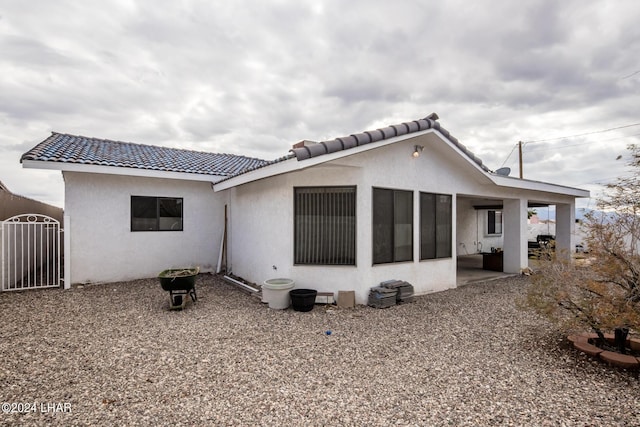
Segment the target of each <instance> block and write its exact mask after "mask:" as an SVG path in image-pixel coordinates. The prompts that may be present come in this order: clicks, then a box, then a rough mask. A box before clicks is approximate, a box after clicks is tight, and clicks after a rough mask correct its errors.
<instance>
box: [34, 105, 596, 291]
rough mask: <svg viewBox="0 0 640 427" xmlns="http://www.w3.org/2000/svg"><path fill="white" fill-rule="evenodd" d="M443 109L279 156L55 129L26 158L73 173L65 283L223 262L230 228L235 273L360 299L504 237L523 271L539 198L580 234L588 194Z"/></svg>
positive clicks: (438, 270) (563, 229) (439, 284)
mask: <svg viewBox="0 0 640 427" xmlns="http://www.w3.org/2000/svg"><path fill="white" fill-rule="evenodd" d="M437 120H438V117H437V115H435V114H432V115H430V116H428V117H426V118H424V119H420V120H416V121H411V122H405V123H400V124H398V125H392V126H388V127H385V128H382V129H376V130H371V131H366V132H362V133H358V134H353V135H349V136H346V137H341V138H336V139H334V140H330V141H323V142H311V141H303V142H301V143H298V144H296V145H295V146H294V148H293V149H292V150H291V151H290V152H289V154H287V155H286V156H284V157H281V158H279V159H276V160H273V161H265V160H260V159H254V158H248V157H243V156H235V155H226V154H214V153H204V152H195V151H189V150H180V149H170V148H163V147H156V146H150V145H140V144H132V143H124V142H116V141H108V140H102V139H95V138H87V137H82V136H73V135H67V134H58V133H54V134H52V135H51V136H50V137H49V138H47V139H45V140H44V141H43V142H42V143H40V144H38V145H37V146H36V147H34V148H33V149H31V150H30V151H28V152H27V153H25V154H24V155H23V156H22V164H23V167H25V168H41V169H59V170H61V171H62V174H63V177H64V182H65V230H66V232H65V239H66V241H65V263H66V266H65V267H66V269H65V286H68V285H69V284H72V283H86V282H111V281H120V280H129V279H134V278H143V277H153V276H155V275H156V274H157V273H158V272H159V271H161V270H163V269H166V268H170V267H179V266H190V265H199V266H200V267H201V271H205V272H206V271H213V270H215V268H216V264H217V263H218V260H219V255H220V251H221V250H222V249H221V248H222V245H221V242H222V240H223V235H225V227H226V230H227V233H226V245H225V247H226V260H227V261H226V264H227V268H228V271H229V272H231V273H233V274H234V275H237V276H239V277H242V278H244V279H246V280H248V281H253V282H256V283H262V282H263V281H264V280H266V279H269V278H274V277H288V278H292V279H294V280H295V281H296V286H297V287H303V288H313V289H318V290H321V291H325V292H326V291H333V292H337V291H339V290H355V292H356V302H358V303H365V302H366V299H367V295H368V291H369V288H370V287H372V286H376V285H377V284H378V283H380V282H381V281H384V280H389V279H400V280H405V281H407V282H409V283H411V284H412V285H413V286H414V290H415V292H416V294H425V293H429V292H434V291H440V290H445V289H448V288H452V287H455V286H456V262H457V261H456V260H457V255H464V254H468V253H477V252H487V251H489V248H490V247H494V248H499V249H501V250H502V251H503V252H502V253H503V260H502V262H503V268H504V271H506V272H518V271H520V269H521V268H523V267H526V266H527V265H528V258H527V209H528V208H530V207H532V206H545V205H549V204H552V205H555V206H556V222H557V225H556V238H557V241H556V246H557V248H559V249H567V250H571V249H572V248H573V247H574V243H573V240H574V234H573V233H574V227H575V220H574V218H575V213H574V212H575V200H576V198H581V197H589V192H588V191H585V190H581V189H577V188H572V187H566V186H561V185H556V184H550V183H543V182H536V181H530V180H523V179H517V178H512V177H509V176H504V175H501V174H497V173H495V172H493V171H492V170H490V169H489V168H488V167H487V166H486V165H484V164H483V163H482V161H481V160H480V159H478V158H477V157H475V156H474V155H473V153H471V152H470V151H469V150H467V149H466V148H465V147H464V146H463V145H462V144H460V143H459V142H458V140H457V139H456V138H454V137H453V136H451V135H450V134H449V132H448V131H447V130H445V129H444V128H443V127H441V126H440V123H439V122H438V121H437ZM225 212H226V214H225ZM225 218H226V221H225ZM225 224H226V225H225Z"/></svg>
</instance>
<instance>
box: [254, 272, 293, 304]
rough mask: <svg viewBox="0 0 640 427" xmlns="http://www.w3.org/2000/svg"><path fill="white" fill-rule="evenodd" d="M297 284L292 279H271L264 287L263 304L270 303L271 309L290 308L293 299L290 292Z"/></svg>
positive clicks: (266, 281) (265, 282)
mask: <svg viewBox="0 0 640 427" xmlns="http://www.w3.org/2000/svg"><path fill="white" fill-rule="evenodd" d="M295 284H296V282H294V281H293V280H291V279H269V280H265V281H264V284H263V285H262V302H266V303H269V308H274V309H276V310H284V309H285V308H288V307H289V304H290V303H291V299H290V298H289V291H290V290H291V289H293V287H294V286H295Z"/></svg>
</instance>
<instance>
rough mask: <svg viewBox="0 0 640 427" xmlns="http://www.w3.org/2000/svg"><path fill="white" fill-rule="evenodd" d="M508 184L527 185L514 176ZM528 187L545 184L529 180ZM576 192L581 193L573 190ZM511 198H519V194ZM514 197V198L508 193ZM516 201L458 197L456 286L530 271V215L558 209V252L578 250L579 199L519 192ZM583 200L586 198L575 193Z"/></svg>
mask: <svg viewBox="0 0 640 427" xmlns="http://www.w3.org/2000/svg"><path fill="white" fill-rule="evenodd" d="M501 178H506V179H508V180H509V184H510V185H514V184H516V185H517V183H519V182H526V181H522V180H518V179H515V178H509V177H501ZM526 183H527V185H528V187H536V186H540V187H545V186H546V185H547V184H544V183H538V182H531V181H528V182H526ZM574 190H575V191H576V192H577V193H583V192H582V190H577V189H574ZM509 193H513V196H516V194H515V192H512V191H509ZM509 195H512V194H509ZM517 196H519V197H513V198H506V197H505V198H497V197H481V196H474V195H462V194H459V195H458V196H457V204H456V224H457V235H456V255H457V262H456V267H457V271H456V283H457V285H458V286H460V285H461V284H466V283H469V282H473V281H478V280H487V279H491V278H498V277H503V276H504V275H509V274H519V273H521V271H522V269H524V268H527V267H531V266H530V265H529V261H530V260H529V258H528V239H529V236H528V234H529V233H528V229H527V225H528V224H527V219H528V215H527V213H528V211H529V210H531V209H535V208H540V207H548V206H554V207H555V221H556V231H555V248H556V251H557V252H558V253H564V254H567V255H569V254H571V253H572V252H573V251H574V250H575V199H574V198H572V197H566V195H559V194H553V193H549V192H546V193H542V192H538V191H530V189H529V188H528V189H527V190H525V189H524V188H523V189H522V190H521V192H520V194H518V195H517ZM575 196H578V197H581V196H582V197H584V196H583V194H575Z"/></svg>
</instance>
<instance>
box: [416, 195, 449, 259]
mask: <svg viewBox="0 0 640 427" xmlns="http://www.w3.org/2000/svg"><path fill="white" fill-rule="evenodd" d="M451 222H452V215H451V196H450V195H447V194H433V193H420V259H421V260H422V259H433V258H449V257H451V234H452V232H451V229H452V227H451Z"/></svg>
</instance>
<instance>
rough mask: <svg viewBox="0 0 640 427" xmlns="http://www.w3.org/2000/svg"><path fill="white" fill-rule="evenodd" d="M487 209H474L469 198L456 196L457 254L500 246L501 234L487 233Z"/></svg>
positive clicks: (483, 250) (489, 250)
mask: <svg viewBox="0 0 640 427" xmlns="http://www.w3.org/2000/svg"><path fill="white" fill-rule="evenodd" d="M487 222H488V217H487V210H485V209H475V208H474V206H473V203H472V201H471V200H470V199H467V198H464V197H460V198H458V220H457V226H458V234H457V236H458V240H457V242H456V245H457V246H456V248H457V254H458V255H471V254H475V253H479V252H491V248H502V247H503V245H504V238H503V234H501V235H489V234H487Z"/></svg>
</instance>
